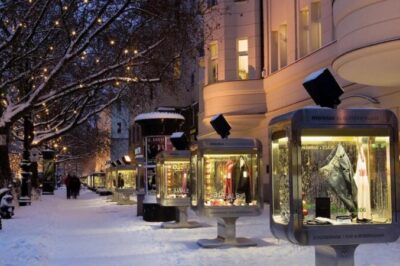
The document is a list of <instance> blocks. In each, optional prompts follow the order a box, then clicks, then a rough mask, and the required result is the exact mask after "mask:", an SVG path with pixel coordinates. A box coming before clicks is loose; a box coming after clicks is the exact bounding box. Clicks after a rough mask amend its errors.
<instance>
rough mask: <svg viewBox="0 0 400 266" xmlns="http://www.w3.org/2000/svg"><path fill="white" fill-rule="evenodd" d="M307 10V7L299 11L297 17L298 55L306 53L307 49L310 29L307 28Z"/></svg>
mask: <svg viewBox="0 0 400 266" xmlns="http://www.w3.org/2000/svg"><path fill="white" fill-rule="evenodd" d="M309 13H310V12H309V11H308V9H303V10H301V11H300V17H299V50H300V57H303V56H305V55H307V54H308V51H309V48H308V47H309V44H308V42H309V39H310V30H309Z"/></svg>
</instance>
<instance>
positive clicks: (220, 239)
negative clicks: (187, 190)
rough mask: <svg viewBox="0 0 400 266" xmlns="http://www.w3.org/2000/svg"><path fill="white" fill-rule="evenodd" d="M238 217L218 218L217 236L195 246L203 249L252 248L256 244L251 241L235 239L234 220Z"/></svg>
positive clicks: (201, 240) (241, 238) (199, 241)
mask: <svg viewBox="0 0 400 266" xmlns="http://www.w3.org/2000/svg"><path fill="white" fill-rule="evenodd" d="M238 218H239V217H221V218H218V227H217V230H218V236H217V238H215V239H200V240H198V241H197V244H198V245H199V246H201V247H203V248H219V247H252V246H257V243H256V242H255V241H253V240H251V239H248V238H243V237H236V220H237V219H238Z"/></svg>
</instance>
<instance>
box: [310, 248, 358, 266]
mask: <svg viewBox="0 0 400 266" xmlns="http://www.w3.org/2000/svg"><path fill="white" fill-rule="evenodd" d="M357 247H358V245H326V246H315V265H316V266H354V252H355V251H356V248H357Z"/></svg>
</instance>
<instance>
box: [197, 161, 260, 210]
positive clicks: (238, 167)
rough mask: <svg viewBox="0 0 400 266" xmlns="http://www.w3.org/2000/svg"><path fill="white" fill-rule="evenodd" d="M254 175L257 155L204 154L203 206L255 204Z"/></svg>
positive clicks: (256, 199) (255, 180) (256, 172)
mask: <svg viewBox="0 0 400 266" xmlns="http://www.w3.org/2000/svg"><path fill="white" fill-rule="evenodd" d="M257 175H258V169H257V156H256V155H250V154H232V155H206V156H204V184H203V185H204V205H206V206H244V205H256V204H257V201H258V198H257V186H258V184H257Z"/></svg>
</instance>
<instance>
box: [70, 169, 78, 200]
mask: <svg viewBox="0 0 400 266" xmlns="http://www.w3.org/2000/svg"><path fill="white" fill-rule="evenodd" d="M70 186H71V196H72V197H73V198H74V199H76V197H77V196H78V195H79V190H80V189H81V181H80V180H79V178H78V177H77V176H75V175H74V176H72V177H71V181H70Z"/></svg>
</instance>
